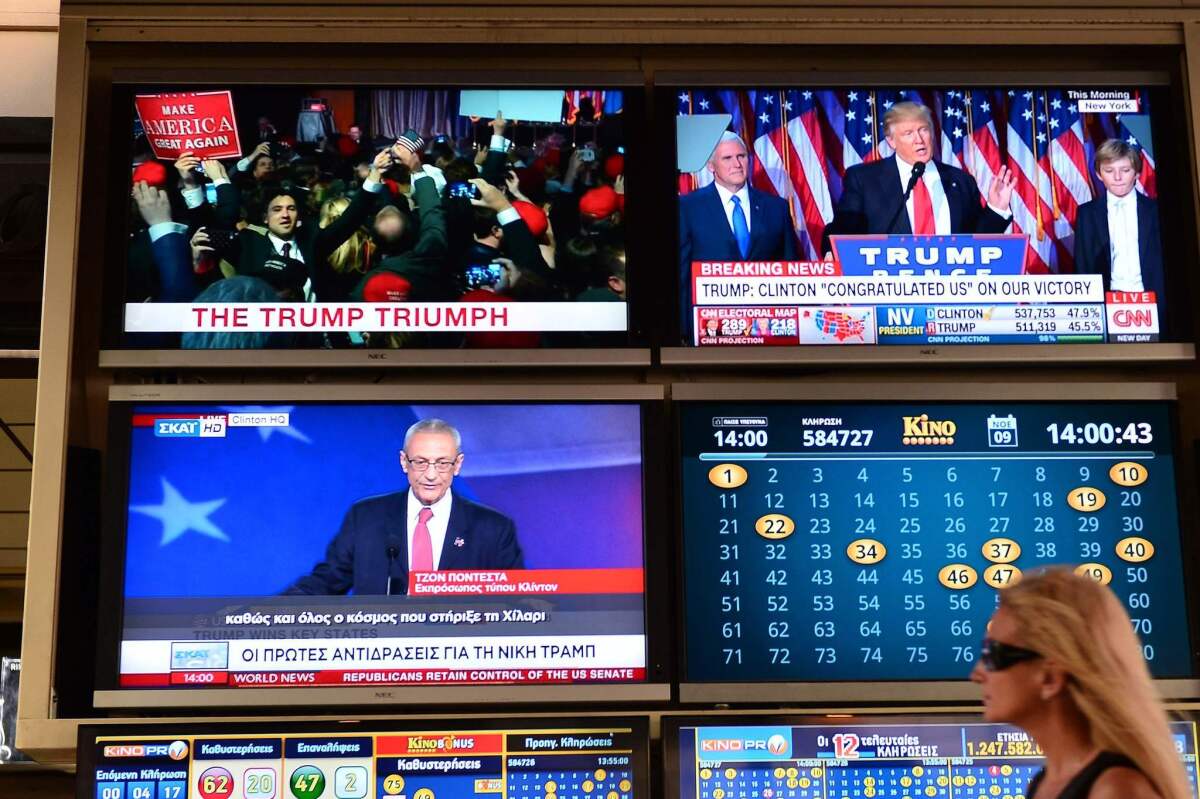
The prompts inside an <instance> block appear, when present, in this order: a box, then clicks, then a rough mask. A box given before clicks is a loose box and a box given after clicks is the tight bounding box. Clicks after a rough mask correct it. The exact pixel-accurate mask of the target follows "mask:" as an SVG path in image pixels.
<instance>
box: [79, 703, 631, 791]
mask: <svg viewBox="0 0 1200 799" xmlns="http://www.w3.org/2000/svg"><path fill="white" fill-rule="evenodd" d="M648 749H649V733H648V729H647V724H646V719H645V718H644V717H642V718H621V717H595V718H587V717H582V718H573V719H566V718H504V719H454V720H449V719H430V720H421V721H416V720H406V721H395V722H369V723H357V722H355V723H345V722H343V723H339V724H336V725H334V724H330V723H324V724H317V723H311V724H287V723H282V722H273V723H272V722H262V723H257V724H220V725H218V724H209V725H195V724H193V725H167V724H157V725H146V724H143V725H136V724H128V725H126V724H117V725H111V726H109V725H82V726H80V728H79V749H78V755H77V757H78V764H77V770H76V776H77V793H76V796H77V797H78V799H230V798H231V797H246V799H277V797H281V796H291V797H294V799H320V797H333V798H334V799H367V797H371V798H372V799H374V797H385V796H386V797H393V796H395V797H404V798H405V799H408V798H410V797H411V799H437V797H456V796H495V797H497V799H532V798H533V797H543V796H560V797H562V799H576V798H578V799H584V798H585V797H596V796H600V797H611V799H644V798H646V797H649V796H650V791H649V787H650V786H649V764H648Z"/></svg>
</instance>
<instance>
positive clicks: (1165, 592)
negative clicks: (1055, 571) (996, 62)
mask: <svg viewBox="0 0 1200 799" xmlns="http://www.w3.org/2000/svg"><path fill="white" fill-rule="evenodd" d="M675 389H676V390H675V391H674V394H673V396H674V399H675V400H676V401H677V402H679V407H678V411H677V414H676V416H677V419H678V425H679V444H680V460H679V468H680V472H679V475H680V484H681V495H680V497H681V501H682V512H681V524H682V544H681V547H680V551H681V553H682V554H681V556H680V561H681V563H682V580H683V602H682V603H681V604H682V615H683V625H682V627H683V633H684V639H685V641H686V643H685V644H684V645H683V647H682V649H683V651H684V661H685V665H684V667H683V670H682V675H681V683H682V685H681V688H680V698H681V699H682V700H683V701H685V702H698V701H704V702H708V701H719V702H752V701H792V702H817V701H825V702H828V701H843V702H857V701H872V700H876V701H886V700H912V701H917V700H928V701H941V702H949V701H955V700H959V701H962V700H973V699H975V698H976V693H975V691H974V690H973V687H972V686H970V685H968V683H967V682H966V677H967V675H968V673H969V672H970V670H971V668H972V667H973V665H974V661H975V658H976V656H977V651H978V645H979V641H980V639H982V637H983V636H984V629H985V626H986V624H987V621H988V619H989V617H990V616H991V614H992V612H993V610H994V609H995V606H996V602H997V600H998V596H997V592H998V591H1002V590H1004V589H1005V588H1006V587H1008V586H1009V585H1012V584H1015V583H1016V582H1018V581H1020V579H1021V577H1022V574H1023V573H1025V572H1029V571H1030V570H1033V569H1037V568H1039V567H1043V566H1049V565H1069V566H1070V567H1071V568H1074V569H1076V570H1077V571H1080V572H1086V573H1087V574H1089V575H1091V576H1092V577H1094V578H1095V579H1097V580H1100V581H1102V582H1104V583H1105V584H1107V585H1109V587H1111V588H1112V590H1113V591H1114V592H1115V593H1116V594H1117V596H1118V597H1119V598H1120V600H1121V602H1122V603H1123V604H1124V605H1125V606H1126V609H1127V610H1128V612H1129V615H1130V616H1131V618H1132V619H1133V624H1134V625H1135V627H1136V629H1137V630H1138V632H1139V634H1140V637H1141V640H1142V642H1143V649H1144V654H1145V657H1146V659H1147V660H1148V661H1149V664H1150V670H1151V673H1152V674H1153V676H1154V677H1155V678H1157V679H1158V680H1160V687H1161V688H1162V690H1163V692H1164V693H1165V694H1166V695H1167V696H1185V697H1191V696H1195V695H1197V685H1198V684H1197V682H1196V680H1195V677H1196V651H1195V641H1196V634H1195V629H1194V624H1195V622H1194V614H1192V613H1191V611H1190V608H1191V601H1192V600H1193V599H1194V597H1193V596H1191V594H1190V589H1189V585H1188V582H1189V581H1188V580H1186V579H1185V577H1186V575H1187V574H1189V573H1190V572H1191V568H1192V564H1193V563H1194V557H1195V552H1194V550H1193V549H1192V547H1191V542H1190V541H1189V540H1188V539H1187V538H1186V537H1184V536H1182V535H1181V531H1182V530H1184V529H1187V527H1186V525H1181V524H1180V498H1181V495H1182V494H1185V493H1186V492H1185V491H1181V490H1180V489H1181V486H1180V485H1179V484H1178V483H1177V479H1176V474H1177V465H1176V462H1175V461H1176V457H1177V455H1178V453H1179V450H1178V449H1177V441H1176V438H1177V434H1176V432H1175V422H1174V420H1173V416H1174V412H1175V411H1174V404H1173V402H1171V401H1170V398H1171V397H1172V396H1173V389H1172V388H1171V387H1168V386H1162V385H1156V384H1148V385H1140V384H1129V385H1112V384H1098V385H1097V384H1094V385H1079V386H1072V387H1071V388H1070V389H1067V388H1066V387H1064V386H1058V385H1056V386H1053V387H1041V386H1036V385H1025V386H1021V385H1010V386H1001V385H995V384H990V385H989V384H983V385H977V386H970V387H958V386H906V385H890V386H887V387H886V388H881V389H877V390H873V389H872V387H870V386H865V385H842V386H837V385H805V386H800V385H777V384H770V385H765V384H764V385H743V386H676V387H675ZM884 396H886V397H887V399H884V398H883V397H884ZM795 397H804V399H803V400H800V399H795Z"/></svg>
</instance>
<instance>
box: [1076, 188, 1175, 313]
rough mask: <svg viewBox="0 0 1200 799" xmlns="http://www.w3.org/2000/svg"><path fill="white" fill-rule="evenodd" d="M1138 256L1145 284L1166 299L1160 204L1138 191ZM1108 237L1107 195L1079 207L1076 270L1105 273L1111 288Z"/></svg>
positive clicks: (1106, 288) (1106, 283)
mask: <svg viewBox="0 0 1200 799" xmlns="http://www.w3.org/2000/svg"><path fill="white" fill-rule="evenodd" d="M1137 220H1138V258H1139V260H1140V261H1141V265H1142V287H1143V288H1145V290H1146V291H1153V292H1155V294H1156V296H1157V299H1158V302H1159V304H1160V307H1161V303H1162V301H1163V254H1162V238H1161V235H1160V232H1159V223H1158V203H1156V202H1155V201H1154V200H1151V199H1150V198H1149V197H1147V196H1145V195H1144V194H1142V193H1141V192H1137ZM1111 246H1112V244H1111V242H1110V241H1109V238H1108V194H1107V193H1105V194H1102V195H1100V197H1099V198H1097V199H1095V200H1091V201H1089V202H1086V203H1084V204H1083V205H1081V206H1079V213H1078V214H1077V215H1076V216H1075V271H1076V272H1077V273H1079V274H1081V275H1102V276H1103V277H1104V290H1105V291H1108V290H1109V288H1108V285H1109V280H1110V278H1111V277H1112V275H1111V272H1112V262H1111V256H1110V253H1109V250H1110V247H1111Z"/></svg>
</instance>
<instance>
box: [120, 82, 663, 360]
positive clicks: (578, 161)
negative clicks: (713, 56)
mask: <svg viewBox="0 0 1200 799" xmlns="http://www.w3.org/2000/svg"><path fill="white" fill-rule="evenodd" d="M609 77H612V76H609ZM618 82H619V81H618ZM638 82H639V84H640V76H639V81H638ZM601 83H602V82H601ZM112 102H113V112H112V113H113V117H114V121H113V125H114V129H115V131H116V133H115V134H114V135H116V136H118V138H117V139H116V141H117V142H118V144H117V145H116V146H115V147H114V151H115V152H114V159H113V163H114V166H113V168H112V170H111V177H110V180H111V181H112V182H113V185H112V191H111V196H112V203H111V204H112V206H113V210H112V211H111V213H110V222H109V225H108V228H107V229H108V231H109V232H108V234H107V236H106V238H107V240H106V241H105V242H104V245H105V247H106V252H107V254H108V258H109V259H110V268H111V273H112V274H111V279H108V280H106V281H105V283H104V287H105V297H104V308H105V314H106V320H105V327H106V330H105V336H104V343H103V349H104V356H103V358H102V364H103V365H105V366H130V365H132V366H138V365H143V366H144V365H186V366H190V365H201V366H205V365H207V366H214V365H239V364H240V365H250V364H253V365H267V366H296V365H301V364H308V365H331V366H335V365H362V364H366V363H379V364H380V365H386V364H388V363H427V364H438V363H445V362H449V363H453V364H462V363H467V362H478V363H487V364H494V365H503V364H506V363H513V364H520V363H538V362H556V361H562V362H567V363H580V362H583V363H588V362H599V363H609V364H614V363H629V364H634V365H639V364H642V365H648V363H649V359H648V355H647V354H646V353H645V352H644V351H634V350H632V349H631V347H633V346H634V345H633V343H632V342H634V340H635V338H636V333H633V332H632V331H633V326H631V324H630V318H631V317H630V312H629V303H628V302H627V297H628V291H627V277H629V276H627V274H626V229H627V227H628V225H627V224H626V220H627V219H628V217H629V213H628V212H627V210H626V208H625V188H624V187H625V173H626V171H627V170H626V163H627V159H628V161H629V163H630V164H632V163H634V162H635V161H636V159H637V158H638V157H639V156H638V154H637V153H636V152H634V150H635V149H636V147H635V146H634V144H633V141H634V140H636V138H637V137H636V136H634V135H633V133H634V132H635V131H636V130H637V129H638V126H639V124H640V117H639V115H640V113H641V108H642V102H641V97H640V95H639V93H637V92H631V91H627V90H626V89H625V88H622V86H620V85H609V86H605V85H596V86H590V85H589V86H588V87H578V86H574V85H571V86H566V85H547V86H538V85H527V86H521V87H518V86H499V87H497V86H492V87H487V86H471V85H441V86H436V85H435V86H423V87H415V86H396V85H392V86H387V85H374V86H369V85H351V86H342V87H335V88H314V87H312V86H307V85H301V84H296V85H273V86H272V85H267V86H263V85H255V86H250V85H244V84H242V83H227V84H223V83H206V84H203V85H198V84H196V83H195V82H194V81H192V82H184V83H179V84H170V85H150V84H119V85H117V86H116V87H114V92H113V101H112ZM297 109H298V110H297ZM130 164H132V166H130ZM131 186H132V198H131V196H130V192H131ZM637 209H638V205H637V202H636V201H635V202H634V204H633V207H632V208H631V209H629V211H632V212H633V213H639V211H638V210H637ZM631 279H632V280H636V278H631ZM578 349H588V350H595V351H596V353H595V354H594V355H592V356H588V357H584V358H582V359H581V358H579V357H577V356H576V355H572V354H569V353H568V354H565V355H555V354H554V350H578ZM264 350H269V351H270V353H268V354H267V355H264V354H263V353H262V351H264ZM430 350H436V351H437V352H436V353H433V354H431V353H430V352H429V351H430ZM247 351H251V352H247ZM253 351H258V352H257V353H256V352H253ZM532 352H544V354H543V355H531V353H532ZM410 353H411V354H412V356H411V357H409V355H410ZM545 353H548V354H545ZM270 356H275V357H270Z"/></svg>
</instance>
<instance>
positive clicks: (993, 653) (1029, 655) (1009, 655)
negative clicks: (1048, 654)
mask: <svg viewBox="0 0 1200 799" xmlns="http://www.w3.org/2000/svg"><path fill="white" fill-rule="evenodd" d="M1041 656H1042V655H1041V653H1039V652H1034V651H1033V650H1032V649H1025V648H1024V647H1020V646H1013V645H1012V644H1005V643H1001V642H1000V641H997V640H995V639H994V638H984V639H983V644H982V646H980V647H979V662H980V663H982V664H983V668H984V669H985V670H987V671H1004V670H1005V669H1007V668H1010V667H1012V666H1015V665H1017V664H1018V663H1024V662H1025V661H1027V660H1037V659H1038V658H1040V657H1041Z"/></svg>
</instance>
